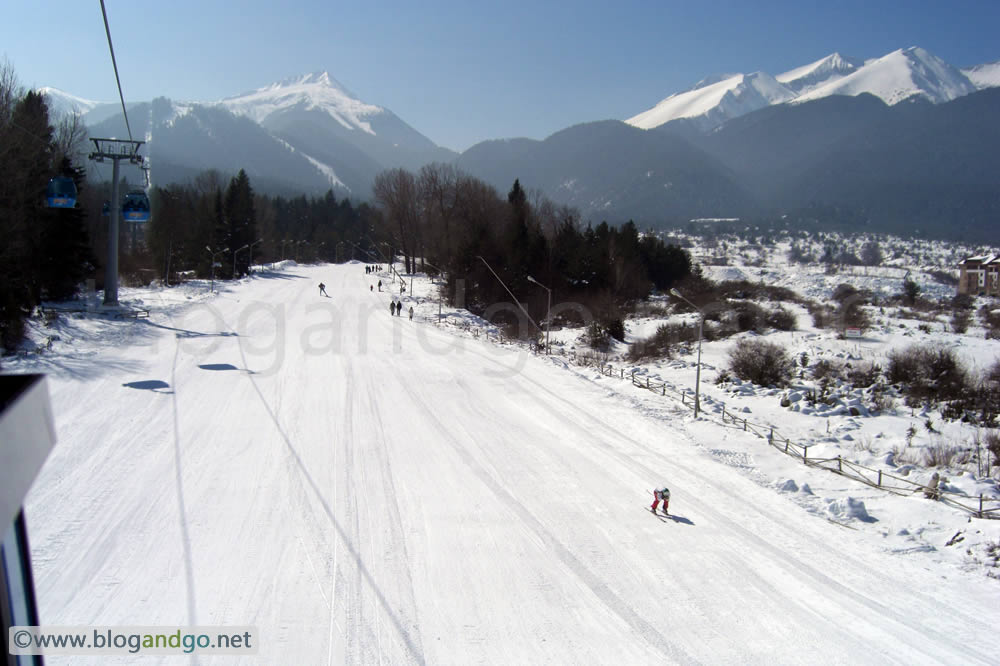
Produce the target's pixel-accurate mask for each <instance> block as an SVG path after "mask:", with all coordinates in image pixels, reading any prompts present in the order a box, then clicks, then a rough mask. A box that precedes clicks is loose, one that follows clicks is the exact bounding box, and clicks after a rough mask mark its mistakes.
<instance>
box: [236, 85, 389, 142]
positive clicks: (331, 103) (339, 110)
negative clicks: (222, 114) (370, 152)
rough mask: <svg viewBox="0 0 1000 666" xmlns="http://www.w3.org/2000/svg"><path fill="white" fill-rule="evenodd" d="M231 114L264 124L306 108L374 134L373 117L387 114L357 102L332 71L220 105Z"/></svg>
mask: <svg viewBox="0 0 1000 666" xmlns="http://www.w3.org/2000/svg"><path fill="white" fill-rule="evenodd" d="M216 104H218V105H219V106H222V107H225V108H226V109H228V110H229V111H231V112H233V113H235V114H238V115H243V116H248V117H250V118H252V119H253V120H254V121H255V122H257V123H263V122H264V121H266V120H267V118H268V117H269V116H271V115H272V114H274V113H276V112H280V111H284V110H287V109H291V108H293V107H303V108H305V109H306V110H313V109H319V110H321V111H324V112H326V113H327V114H329V115H330V116H331V117H332V118H334V119H335V120H336V121H337V122H338V123H340V124H341V125H343V126H344V128H346V129H349V130H354V129H358V130H361V131H363V132H366V133H368V134H374V133H375V132H374V131H373V130H372V127H371V124H370V123H369V122H368V119H370V118H371V117H372V116H376V115H380V114H382V113H385V110H384V109H382V107H379V106H375V105H374V104H366V103H365V102H362V101H361V100H359V99H357V97H356V96H355V95H353V94H352V93H351V92H350V91H349V90H347V88H346V87H344V86H343V85H342V84H341V83H340V82H339V81H337V80H336V79H334V78H333V77H332V76H330V74H329V72H325V71H323V72H313V73H312V74H305V75H302V76H296V77H292V78H288V79H285V80H284V81H279V82H278V83H272V84H271V85H269V86H264V87H263V88H258V89H257V90H254V91H251V92H248V93H244V94H242V95H237V96H235V97H229V98H226V99H223V100H221V101H219V102H217V103H216Z"/></svg>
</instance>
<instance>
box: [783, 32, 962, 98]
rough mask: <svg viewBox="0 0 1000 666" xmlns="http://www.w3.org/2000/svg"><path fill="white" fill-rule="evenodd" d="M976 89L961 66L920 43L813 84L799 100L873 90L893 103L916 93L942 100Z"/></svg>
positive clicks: (856, 93) (916, 94) (874, 93)
mask: <svg viewBox="0 0 1000 666" xmlns="http://www.w3.org/2000/svg"><path fill="white" fill-rule="evenodd" d="M975 91H976V87H975V86H974V85H973V84H972V82H971V81H969V79H968V77H966V76H965V75H964V74H963V73H962V72H960V71H959V70H958V69H957V68H955V67H952V66H951V65H949V64H948V63H946V62H945V61H943V60H941V59H940V58H938V57H937V56H935V55H933V54H931V53H929V52H927V51H926V50H925V49H922V48H920V47H919V46H911V47H910V48H907V49H898V50H896V51H893V52H892V53H889V54H888V55H885V56H882V57H881V58H876V59H875V60H871V61H869V62H866V63H865V64H864V65H863V66H862V67H859V68H858V69H856V70H855V71H853V72H851V73H850V74H847V75H846V76H843V77H840V78H837V79H833V80H830V81H829V82H827V83H825V84H823V85H820V86H816V87H814V88H812V89H811V90H809V91H807V92H805V93H804V94H802V95H800V96H799V97H798V99H797V100H796V101H803V102H804V101H808V100H812V99H819V98H821V97H828V96H830V95H852V96H853V95H860V94H862V93H871V94H873V95H875V96H876V97H880V98H881V99H882V100H883V101H884V102H885V103H886V104H890V105H891V104H897V103H898V102H901V101H903V100H904V99H909V98H910V97H915V96H919V97H925V98H927V99H928V100H929V101H931V102H933V103H934V104H940V103H942V102H947V101H950V100H953V99H955V98H957V97H961V96H963V95H968V94H969V93H972V92H975Z"/></svg>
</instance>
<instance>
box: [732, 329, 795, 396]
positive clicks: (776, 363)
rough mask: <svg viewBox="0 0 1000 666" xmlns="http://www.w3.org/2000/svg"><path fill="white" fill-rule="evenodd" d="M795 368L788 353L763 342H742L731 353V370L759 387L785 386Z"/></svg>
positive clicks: (774, 345)
mask: <svg viewBox="0 0 1000 666" xmlns="http://www.w3.org/2000/svg"><path fill="white" fill-rule="evenodd" d="M794 367H795V363H794V361H792V359H791V357H789V355H788V353H787V352H786V351H785V350H784V349H783V348H782V347H779V346H778V345H776V344H773V343H770V342H765V341H763V340H740V341H739V342H737V343H736V345H735V346H734V347H733V348H732V349H731V350H730V351H729V369H730V370H731V371H732V373H733V374H734V375H736V376H737V377H739V378H740V379H742V380H743V381H748V382H753V383H754V384H758V385H759V386H784V385H786V384H788V382H789V381H790V380H791V378H792V371H793V369H794Z"/></svg>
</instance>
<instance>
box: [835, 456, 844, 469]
mask: <svg viewBox="0 0 1000 666" xmlns="http://www.w3.org/2000/svg"><path fill="white" fill-rule="evenodd" d="M837 471H838V472H843V471H844V467H843V466H842V465H841V464H840V456H837Z"/></svg>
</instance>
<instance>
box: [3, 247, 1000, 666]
mask: <svg viewBox="0 0 1000 666" xmlns="http://www.w3.org/2000/svg"><path fill="white" fill-rule="evenodd" d="M381 277H382V279H383V280H384V281H385V283H386V284H387V285H388V284H389V279H388V276H387V275H383V276H381ZM321 281H322V282H324V283H325V284H326V291H327V292H328V293H329V296H330V297H329V298H326V297H322V296H320V295H319V293H318V291H319V290H318V289H317V285H318V283H320V282H321ZM375 281H376V277H375V276H368V275H366V274H365V271H364V267H363V266H362V265H360V264H347V265H340V266H330V265H323V266H314V267H305V266H294V265H291V266H287V267H285V268H284V270H276V271H271V272H263V273H261V274H259V275H258V276H256V277H254V278H253V279H250V280H245V281H243V282H241V283H239V284H235V285H234V284H230V285H227V286H226V287H224V291H222V293H220V294H217V295H215V296H209V295H208V293H207V288H206V286H205V285H200V286H199V285H197V284H196V285H195V286H191V285H188V286H182V287H175V288H172V289H167V290H146V291H145V292H142V293H141V294H139V295H134V294H133V295H131V296H130V292H129V291H128V290H123V298H124V299H125V300H129V299H134V302H130V305H133V306H134V305H139V304H140V303H139V302H138V300H137V299H139V298H141V299H142V300H143V303H141V305H143V306H144V307H147V308H149V309H150V317H149V318H148V319H139V320H135V321H131V320H130V321H113V320H107V319H102V318H99V317H93V316H91V315H89V314H87V313H83V314H77V315H71V316H66V318H65V319H60V323H59V328H58V329H57V330H58V331H59V337H58V338H53V340H54V342H52V340H50V342H52V345H51V351H49V352H47V353H41V354H33V355H28V356H25V357H22V358H19V359H13V360H11V361H10V363H9V364H8V368H9V369H10V368H13V369H15V370H18V371H44V372H47V373H48V376H49V379H48V386H49V390H50V393H51V397H52V403H53V409H54V414H55V419H56V428H57V433H58V440H59V441H58V444H57V446H56V448H55V449H54V451H53V453H52V454H51V456H50V458H49V460H48V462H47V464H46V466H45V467H44V468H43V470H42V473H41V475H40V476H39V478H38V479H37V480H36V482H35V485H34V487H33V490H32V492H31V494H30V495H29V497H28V500H27V505H26V515H27V521H28V526H29V532H30V539H31V545H32V555H33V565H34V573H35V579H36V586H37V592H38V597H39V608H40V614H41V621H42V623H43V624H47V625H90V624H100V625H178V624H179V625H182V626H183V625H256V626H257V627H258V629H259V634H260V646H261V647H260V654H259V655H258V657H257V660H258V661H259V662H260V663H286V664H307V663H308V664H312V663H337V664H340V663H352V664H354V663H366V664H372V663H385V664H406V663H434V664H438V663H460V664H467V663H509V664H528V663H532V664H537V663H565V664H569V663H588V664H597V663H602V664H638V663H654V662H656V663H663V662H666V663H705V664H747V663H787V664H803V663H809V664H832V663H851V664H854V663H873V664H874V663H878V664H881V663H907V664H914V663H916V664H925V663H963V664H990V663H996V653H995V650H994V648H993V646H992V645H991V644H990V642H989V641H988V640H986V641H984V640H983V637H984V636H990V635H991V634H992V633H993V632H994V630H995V628H996V626H998V624H1000V605H998V604H997V603H996V601H997V587H996V585H997V581H995V580H993V579H990V578H987V577H986V576H983V575H982V574H981V573H975V572H965V571H961V570H958V569H956V568H950V567H942V566H938V565H937V563H934V562H932V561H931V560H930V559H927V558H924V557H922V556H921V555H920V554H917V555H912V554H910V555H903V554H900V553H898V552H893V551H890V550H888V549H886V548H883V547H881V545H880V540H881V537H878V536H877V535H875V534H873V533H872V532H871V531H869V530H870V529H873V528H871V525H886V518H887V515H886V513H884V512H881V508H879V509H878V510H877V509H876V507H881V506H883V505H880V504H878V502H877V501H876V502H875V503H874V505H873V501H872V497H873V496H874V495H876V491H874V490H873V489H865V487H864V486H857V485H856V484H853V483H852V482H850V481H848V480H844V479H842V478H841V477H837V476H835V475H831V474H828V473H825V472H820V471H817V470H809V469H807V468H804V467H803V466H801V465H799V466H798V467H794V466H792V467H785V468H783V469H794V470H797V471H795V472H793V474H794V475H795V477H796V478H798V482H797V483H796V482H795V481H794V480H793V481H792V483H787V481H786V482H784V483H781V484H780V487H779V485H777V484H776V485H773V486H772V485H770V484H767V483H761V482H760V481H759V479H756V478H754V477H755V475H757V476H759V475H760V468H759V466H760V464H761V463H760V461H766V460H780V461H782V462H781V463H780V464H782V465H792V463H790V462H785V461H788V460H790V459H787V458H785V457H783V456H781V455H780V454H778V453H774V452H773V449H771V448H770V447H767V446H766V445H761V444H759V440H752V438H748V436H747V435H746V433H743V432H741V431H736V430H734V429H727V428H722V427H720V426H717V425H715V424H714V423H713V422H711V421H709V420H705V419H698V420H695V419H692V418H691V416H690V412H689V411H688V410H687V408H685V407H682V406H680V405H675V404H674V403H672V402H671V401H669V400H664V399H661V398H660V397H659V396H654V395H652V394H650V393H649V392H648V391H644V390H643V391H640V390H639V389H635V390H633V389H632V388H631V384H630V383H629V382H621V381H620V380H619V379H617V378H608V377H605V376H603V375H600V374H598V373H597V372H596V371H591V370H587V369H580V368H579V367H578V366H568V365H567V364H566V362H565V361H563V360H560V359H558V358H556V357H545V356H533V355H530V354H529V353H527V352H526V351H524V350H523V349H522V348H519V347H516V346H510V345H506V344H498V343H497V342H496V341H495V340H492V339H491V340H487V339H486V337H487V336H486V335H480V336H473V335H472V334H471V331H472V330H486V331H487V332H488V328H482V329H480V328H477V327H474V328H472V329H470V330H469V331H465V330H463V329H464V328H466V327H467V326H468V325H469V324H470V322H471V321H472V319H471V317H470V316H469V315H468V313H465V314H462V312H461V311H455V310H448V309H447V308H445V309H444V313H443V314H444V315H445V321H446V322H453V324H449V325H442V326H435V325H434V323H435V321H436V318H437V312H438V303H437V298H436V294H434V293H433V291H432V290H431V289H430V284H429V281H427V280H423V281H422V282H421V280H418V281H417V286H416V288H414V289H409V290H408V291H407V293H405V294H402V296H401V297H402V302H403V307H404V309H406V310H407V311H408V308H409V307H410V306H411V305H413V306H415V308H416V311H417V316H416V317H415V318H414V319H412V320H410V319H409V318H408V317H406V316H405V315H404V316H402V317H391V316H390V314H389V308H388V305H389V298H390V296H389V294H388V293H387V292H383V291H379V290H377V289H373V288H372V287H371V285H372V284H373V283H374V282H375ZM387 288H388V287H387ZM393 289H394V295H396V297H397V298H399V297H400V296H399V295H398V289H397V288H396V287H393ZM414 292H416V293H414ZM689 370H690V367H689V366H688V367H686V370H685V371H686V372H687V371H689ZM685 381H686V379H685ZM624 387H628V388H627V389H626V388H624ZM640 394H641V395H640ZM747 442H750V443H749V444H747ZM750 446H752V447H756V448H747V447H750ZM754 451H756V453H754ZM772 454H773V455H772ZM788 478H789V479H790V478H791V477H790V476H789V477H788ZM806 481H808V483H806ZM660 483H666V484H668V486H669V487H670V490H671V500H670V511H671V514H672V516H671V517H669V518H665V517H654V516H653V515H651V514H650V512H649V511H648V510H647V508H648V506H649V504H650V503H651V501H652V496H651V494H650V490H651V489H652V488H653V487H654V486H655V485H656V484H660ZM823 484H828V487H827V488H823V487H821V486H822V485H823ZM810 486H811V488H810ZM837 488H840V491H839V494H838V492H837V490H836V489H837ZM844 488H846V490H844ZM859 488H860V489H862V490H863V492H864V493H865V494H864V495H859V497H857V498H854V499H847V498H850V497H851V495H850V493H858V492H859V490H858V489H859ZM868 490H870V493H869V492H868ZM814 491H815V493H816V494H815V495H814ZM830 495H832V497H830ZM862 497H863V500H862ZM893 501H894V502H895V506H897V507H903V508H902V509H900V510H902V511H911V512H913V514H912V515H925V514H924V513H922V512H926V511H930V513H927V514H926V516H927V518H926V520H927V521H928V524H929V525H930V524H931V523H934V524H940V523H944V524H949V525H953V524H960V525H962V526H964V525H966V518H965V517H964V516H961V517H956V516H955V514H954V512H953V511H951V510H947V509H946V508H944V507H941V506H938V505H937V504H936V503H930V502H927V501H926V500H923V499H920V498H897V499H896V500H893ZM813 504H815V505H816V508H815V509H810V508H809V507H811V506H812V505H813ZM804 507H805V508H804ZM928 507H929V508H928ZM917 512H921V513H917ZM821 513H822V515H823V516H826V517H827V519H826V520H824V519H823V518H822V517H819V516H820V514H821ZM869 521H879V522H869ZM949 521H954V522H953V523H949ZM980 522H992V521H980ZM851 523H853V524H854V528H853V529H849V528H850V527H851ZM889 523H890V524H891V521H889ZM887 526H888V525H887ZM902 538H903V537H900V539H902ZM932 550H933V549H932ZM932 564H933V566H932ZM231 659H232V658H231V657H225V658H222V659H219V660H218V661H219V663H232V662H231ZM49 661H50V663H65V662H63V661H62V660H60V659H56V658H53V659H50V660H49ZM199 661H201V660H199ZM205 661H212V660H211V659H208V660H205Z"/></svg>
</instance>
